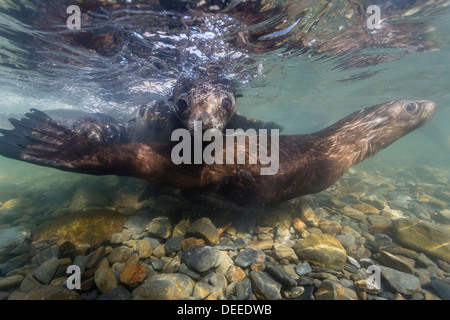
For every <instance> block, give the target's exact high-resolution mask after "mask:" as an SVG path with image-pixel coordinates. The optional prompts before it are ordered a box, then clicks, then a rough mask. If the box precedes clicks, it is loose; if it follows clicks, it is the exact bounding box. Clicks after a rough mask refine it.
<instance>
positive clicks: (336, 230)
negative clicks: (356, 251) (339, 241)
mask: <svg viewBox="0 0 450 320" xmlns="http://www.w3.org/2000/svg"><path fill="white" fill-rule="evenodd" d="M319 229H320V230H322V232H324V233H327V234H331V235H333V236H335V235H338V234H340V233H341V230H342V226H341V224H340V223H339V222H338V221H333V220H323V221H320V222H319Z"/></svg>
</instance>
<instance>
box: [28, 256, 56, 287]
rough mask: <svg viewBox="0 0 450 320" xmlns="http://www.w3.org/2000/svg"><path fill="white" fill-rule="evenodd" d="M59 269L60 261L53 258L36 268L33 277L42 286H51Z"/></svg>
mask: <svg viewBox="0 0 450 320" xmlns="http://www.w3.org/2000/svg"><path fill="white" fill-rule="evenodd" d="M58 267H59V261H58V259H57V258H51V259H49V260H47V261H45V262H44V263H43V264H41V265H40V266H39V267H38V268H36V270H34V272H33V276H34V277H35V278H36V280H38V281H39V282H40V283H42V284H50V282H51V281H52V279H53V277H54V276H55V273H56V270H57V269H58Z"/></svg>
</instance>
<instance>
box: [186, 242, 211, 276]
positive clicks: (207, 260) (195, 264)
mask: <svg viewBox="0 0 450 320" xmlns="http://www.w3.org/2000/svg"><path fill="white" fill-rule="evenodd" d="M219 254H220V251H219V250H218V249H217V248H213V247H208V246H203V245H196V246H192V247H189V248H187V249H186V250H184V251H183V254H182V255H181V260H182V261H183V262H184V263H186V265H187V266H188V267H189V268H191V269H192V270H194V271H196V272H205V271H206V270H209V269H211V268H212V267H214V266H215V264H216V262H217V259H218V258H219Z"/></svg>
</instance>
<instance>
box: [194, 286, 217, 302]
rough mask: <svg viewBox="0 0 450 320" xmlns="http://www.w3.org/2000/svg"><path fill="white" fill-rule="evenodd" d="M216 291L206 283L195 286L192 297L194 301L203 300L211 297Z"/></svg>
mask: <svg viewBox="0 0 450 320" xmlns="http://www.w3.org/2000/svg"><path fill="white" fill-rule="evenodd" d="M213 291H214V287H213V286H212V285H210V284H208V283H205V282H199V283H197V284H195V286H194V291H193V293H192V297H193V298H194V299H198V300H202V299H205V298H206V297H207V296H209V295H210V294H211V293H212V292H213Z"/></svg>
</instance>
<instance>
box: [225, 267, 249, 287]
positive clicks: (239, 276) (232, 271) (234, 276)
mask: <svg viewBox="0 0 450 320" xmlns="http://www.w3.org/2000/svg"><path fill="white" fill-rule="evenodd" d="M225 277H226V278H227V280H228V282H230V283H232V282H236V281H239V280H243V279H245V272H244V271H243V270H242V269H241V267H236V266H231V267H230V268H229V269H228V272H227V273H226V275H225Z"/></svg>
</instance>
